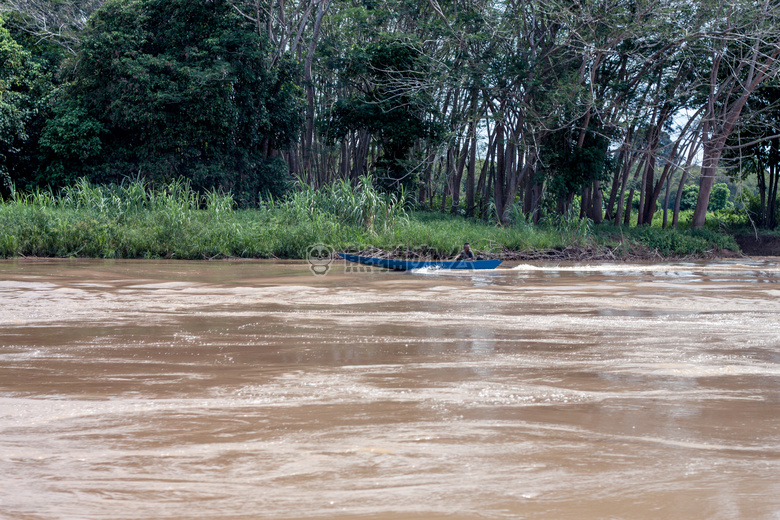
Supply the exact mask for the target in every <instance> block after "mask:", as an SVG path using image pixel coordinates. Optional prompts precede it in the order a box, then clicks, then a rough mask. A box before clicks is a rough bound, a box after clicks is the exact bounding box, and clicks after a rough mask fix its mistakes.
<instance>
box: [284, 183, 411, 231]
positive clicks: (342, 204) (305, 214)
mask: <svg viewBox="0 0 780 520" xmlns="http://www.w3.org/2000/svg"><path fill="white" fill-rule="evenodd" d="M405 205H406V195H405V193H404V192H403V191H401V193H400V194H399V195H395V194H392V193H386V192H380V191H378V190H377V189H376V188H375V187H374V183H373V179H372V178H371V177H368V176H364V177H361V178H360V179H359V181H358V183H357V186H354V187H353V186H352V184H350V182H349V181H347V180H340V181H334V182H333V183H331V184H329V185H326V186H324V187H323V188H322V189H320V190H316V189H314V188H313V187H312V186H310V185H307V184H304V183H301V184H300V185H299V186H298V189H296V190H295V191H294V192H293V193H292V194H290V195H288V196H287V197H286V198H285V199H284V200H283V202H282V203H281V204H280V205H278V206H277V207H279V208H280V209H282V210H284V211H285V212H287V213H288V215H289V217H290V218H291V219H293V220H295V221H299V222H305V221H307V220H312V219H313V220H317V219H322V218H332V219H335V220H336V221H338V222H340V223H342V224H346V225H350V226H359V227H361V228H363V229H366V230H367V231H369V232H375V231H377V230H378V231H387V230H388V229H390V228H392V227H394V226H395V225H396V224H397V223H398V222H401V221H403V220H404V219H405V218H406V216H407V215H406V210H405Z"/></svg>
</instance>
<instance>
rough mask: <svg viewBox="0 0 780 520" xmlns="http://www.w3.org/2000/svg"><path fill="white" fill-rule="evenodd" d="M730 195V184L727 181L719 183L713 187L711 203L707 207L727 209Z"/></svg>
mask: <svg viewBox="0 0 780 520" xmlns="http://www.w3.org/2000/svg"><path fill="white" fill-rule="evenodd" d="M730 196H731V192H729V187H728V185H727V184H726V183H725V182H719V183H717V184H716V185H715V186H713V187H712V192H711V193H710V205H709V206H708V208H707V209H708V210H709V211H720V210H722V209H726V207H727V206H728V204H729V197H730Z"/></svg>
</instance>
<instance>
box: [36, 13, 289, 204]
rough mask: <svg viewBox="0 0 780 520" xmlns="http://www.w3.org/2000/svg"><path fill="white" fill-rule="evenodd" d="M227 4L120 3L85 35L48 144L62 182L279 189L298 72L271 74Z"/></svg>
mask: <svg viewBox="0 0 780 520" xmlns="http://www.w3.org/2000/svg"><path fill="white" fill-rule="evenodd" d="M267 53H268V49H267V46H266V45H265V41H264V39H263V37H262V36H261V35H259V34H258V33H257V32H256V31H255V27H254V26H253V25H251V24H250V23H248V22H247V21H246V20H245V19H244V18H243V17H241V16H240V15H239V14H238V13H237V12H236V11H235V10H234V9H233V8H232V7H231V5H230V4H229V3H228V2H226V1H224V0H214V1H210V2H191V1H187V0H136V1H131V2H127V1H121V0H110V1H109V2H107V3H106V4H105V5H104V6H103V7H102V8H101V9H100V10H98V11H97V12H96V13H95V15H94V16H93V17H92V18H91V19H90V22H89V24H88V26H87V28H86V29H85V31H84V33H83V34H82V35H81V44H80V47H79V50H78V56H77V59H76V61H75V69H74V73H73V76H72V78H71V83H70V84H69V85H68V87H67V88H66V89H64V90H63V92H62V93H61V96H60V98H59V100H58V102H57V104H56V106H55V117H54V118H53V119H52V120H51V121H50V122H49V123H48V124H47V126H46V129H45V132H44V136H43V139H42V145H43V149H44V151H45V152H46V153H47V174H48V175H49V176H50V178H51V179H52V181H53V183H55V184H63V183H67V182H69V181H70V180H72V179H73V178H75V177H78V176H87V177H89V178H91V179H92V180H94V181H96V182H111V181H119V180H120V179H121V178H123V177H125V176H138V175H140V176H142V177H145V178H149V179H151V180H153V181H167V180H170V179H172V178H176V177H186V178H188V179H190V180H191V181H192V182H193V184H194V185H195V186H196V187H198V188H222V189H225V190H227V191H230V192H232V193H233V194H234V195H235V196H237V198H238V199H239V200H240V201H242V202H244V203H252V202H253V201H256V197H257V193H258V192H262V191H268V192H271V193H276V194H278V193H280V192H281V191H282V190H283V189H284V184H285V176H286V174H285V168H284V167H283V166H282V165H281V164H280V160H279V159H278V151H279V150H283V149H284V148H285V147H286V146H288V144H289V143H290V142H291V141H292V140H293V139H294V138H295V137H296V136H297V132H298V128H299V125H300V122H301V117H300V110H299V107H300V89H299V87H298V86H297V85H296V83H295V81H294V79H295V75H296V72H297V70H296V68H295V66H294V65H293V64H292V63H291V62H289V61H281V62H279V63H277V65H276V66H275V67H273V68H270V67H269V66H268V61H267Z"/></svg>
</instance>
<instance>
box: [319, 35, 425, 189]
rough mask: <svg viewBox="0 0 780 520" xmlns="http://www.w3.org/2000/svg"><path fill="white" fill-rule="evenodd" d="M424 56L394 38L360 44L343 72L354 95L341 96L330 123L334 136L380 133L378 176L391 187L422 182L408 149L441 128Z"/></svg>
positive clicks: (414, 184)
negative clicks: (435, 117)
mask: <svg viewBox="0 0 780 520" xmlns="http://www.w3.org/2000/svg"><path fill="white" fill-rule="evenodd" d="M422 59H423V54H422V52H421V50H420V49H419V48H418V47H417V46H415V45H414V44H412V43H411V42H408V41H401V40H398V39H394V38H388V39H382V40H380V41H378V42H376V43H372V44H369V45H367V46H366V47H365V48H363V49H355V52H354V53H353V54H352V55H351V56H349V58H348V60H347V61H346V63H344V72H343V77H344V79H345V80H346V81H348V82H352V83H353V86H354V87H355V89H354V94H353V95H352V96H351V97H345V98H342V99H340V100H338V101H337V102H336V104H335V106H334V107H333V109H332V110H331V111H330V113H329V114H328V115H327V120H326V122H325V124H326V125H327V126H328V133H329V135H330V136H331V138H342V139H343V138H344V137H345V136H346V135H347V133H348V132H350V131H354V130H360V129H365V130H367V131H368V132H370V133H371V134H372V135H374V136H375V137H376V139H377V140H378V143H379V145H380V148H381V151H380V156H379V158H378V160H377V163H376V173H377V177H378V179H377V180H378V182H379V185H380V186H382V187H383V188H385V189H390V190H398V189H400V188H401V187H405V188H407V189H409V188H414V187H416V182H417V179H416V178H415V177H414V176H413V175H411V174H410V172H411V170H412V168H409V165H408V163H407V161H406V160H407V158H408V154H409V152H410V151H411V150H412V147H413V146H414V144H415V142H416V141H417V140H418V139H425V138H435V136H436V135H437V133H438V131H439V130H438V128H437V126H436V125H435V124H433V123H432V121H431V114H432V112H433V111H434V110H435V109H434V107H433V106H432V100H430V99H429V98H428V97H427V96H426V95H425V92H424V89H422V88H420V87H419V85H420V84H421V83H423V82H425V81H426V78H425V75H424V73H423V70H422V66H421V61H422Z"/></svg>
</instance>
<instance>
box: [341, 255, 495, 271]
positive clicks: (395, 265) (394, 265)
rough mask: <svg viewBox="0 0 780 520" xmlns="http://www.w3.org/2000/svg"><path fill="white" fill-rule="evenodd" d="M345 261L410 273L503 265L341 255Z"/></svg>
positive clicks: (464, 261)
mask: <svg viewBox="0 0 780 520" xmlns="http://www.w3.org/2000/svg"><path fill="white" fill-rule="evenodd" d="M339 256H341V257H342V258H343V259H345V260H348V261H350V262H355V263H358V264H363V265H370V266H372V267H381V268H384V269H393V270H396V271H410V270H412V269H425V268H433V269H468V270H472V269H495V268H496V267H498V266H499V265H500V264H501V262H502V261H501V260H454V261H441V262H437V261H425V260H394V259H392V258H376V257H373V256H360V255H350V254H347V253H339Z"/></svg>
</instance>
